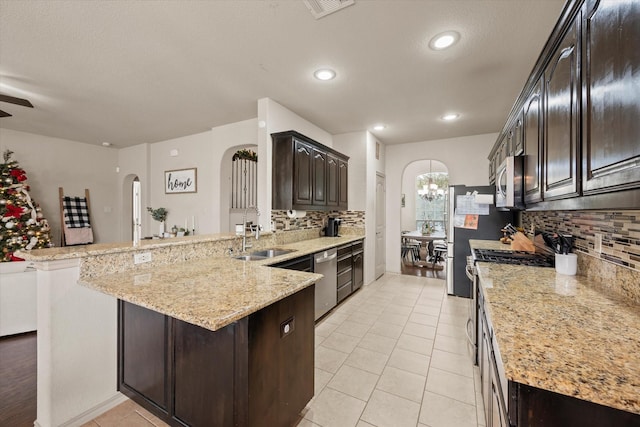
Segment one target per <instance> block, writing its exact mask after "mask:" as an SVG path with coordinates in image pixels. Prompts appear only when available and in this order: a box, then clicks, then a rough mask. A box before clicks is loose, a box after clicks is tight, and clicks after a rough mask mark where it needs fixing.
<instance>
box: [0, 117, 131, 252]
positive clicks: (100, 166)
mask: <svg viewBox="0 0 640 427" xmlns="http://www.w3.org/2000/svg"><path fill="white" fill-rule="evenodd" d="M6 149H10V150H11V151H13V152H14V154H13V156H12V159H13V160H16V161H17V162H18V164H19V166H20V167H21V168H22V169H24V170H25V172H26V173H27V184H29V186H30V187H31V190H30V191H29V194H30V195H31V197H32V198H33V199H34V200H35V201H36V202H37V203H38V204H40V206H41V207H42V212H43V214H44V217H45V218H46V219H47V220H48V221H49V224H50V225H51V228H52V235H51V236H52V242H53V243H54V244H55V245H56V246H59V245H60V202H59V200H58V187H63V188H64V192H65V195H67V196H82V197H84V190H85V188H88V189H89V197H90V201H91V222H92V226H93V234H94V239H95V241H96V242H116V241H119V240H120V233H119V230H120V228H119V215H118V211H119V209H118V206H119V201H118V197H117V194H116V191H114V190H115V188H116V185H117V174H116V165H117V159H118V151H117V150H116V149H114V148H107V147H102V146H96V145H90V144H84V143H81V142H76V141H70V140H68V139H60V138H52V137H49V136H43V135H36V134H32V133H25V132H19V131H14V130H10V129H4V128H0V152H4V151H5V150H6Z"/></svg>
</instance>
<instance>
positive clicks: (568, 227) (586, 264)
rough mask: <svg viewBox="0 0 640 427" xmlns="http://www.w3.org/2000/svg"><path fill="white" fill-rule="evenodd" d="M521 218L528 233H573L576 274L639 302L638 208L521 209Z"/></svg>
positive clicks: (639, 242) (639, 230) (639, 244)
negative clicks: (529, 210) (600, 244)
mask: <svg viewBox="0 0 640 427" xmlns="http://www.w3.org/2000/svg"><path fill="white" fill-rule="evenodd" d="M521 220H522V226H523V228H524V229H525V230H526V232H527V233H529V234H530V232H531V230H532V228H535V229H539V230H544V231H558V232H561V233H566V234H572V235H573V236H575V252H576V253H577V254H578V274H579V275H583V276H587V277H590V278H594V279H597V280H598V281H599V283H600V284H601V286H602V287H605V288H610V289H614V290H616V291H617V292H619V293H621V294H622V295H624V296H625V297H626V298H629V299H631V300H633V301H636V302H638V303H640V210H616V211H541V212H523V213H522V217H521ZM596 236H600V237H601V239H602V250H601V252H597V251H596V240H597V238H596ZM530 237H531V236H530Z"/></svg>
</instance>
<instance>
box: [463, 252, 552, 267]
mask: <svg viewBox="0 0 640 427" xmlns="http://www.w3.org/2000/svg"><path fill="white" fill-rule="evenodd" d="M473 260H474V261H475V262H478V261H482V262H497V263H500V264H515V265H528V266H531V267H553V266H554V259H553V257H550V256H546V255H544V254H541V253H531V252H525V251H506V250H501V249H474V250H473Z"/></svg>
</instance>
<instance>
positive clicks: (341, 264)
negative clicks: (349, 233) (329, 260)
mask: <svg viewBox="0 0 640 427" xmlns="http://www.w3.org/2000/svg"><path fill="white" fill-rule="evenodd" d="M346 269H351V255H348V256H346V257H344V258H338V272H339V273H340V272H342V271H344V270H346Z"/></svg>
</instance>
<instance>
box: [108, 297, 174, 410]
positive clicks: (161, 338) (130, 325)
mask: <svg viewBox="0 0 640 427" xmlns="http://www.w3.org/2000/svg"><path fill="white" fill-rule="evenodd" d="M119 314H120V320H121V325H125V326H126V327H125V328H124V329H123V331H122V332H123V333H122V334H121V336H120V341H119V344H120V345H119V348H120V352H119V364H118V366H119V371H118V376H119V382H120V384H121V387H122V386H124V387H126V388H127V389H130V390H132V391H134V392H136V393H139V394H141V395H144V396H146V397H147V399H148V400H149V402H150V403H151V404H153V405H154V406H155V407H157V408H158V409H159V410H161V411H162V412H163V413H165V414H166V413H168V411H169V407H168V399H167V395H166V389H167V376H166V368H167V366H168V364H169V356H170V355H169V353H168V352H167V337H168V327H169V323H168V322H167V319H166V316H164V315H162V314H160V313H156V312H155V311H151V310H147V309H146V308H142V307H140V306H137V305H135V304H128V303H124V304H123V303H121V304H120V312H119Z"/></svg>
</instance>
